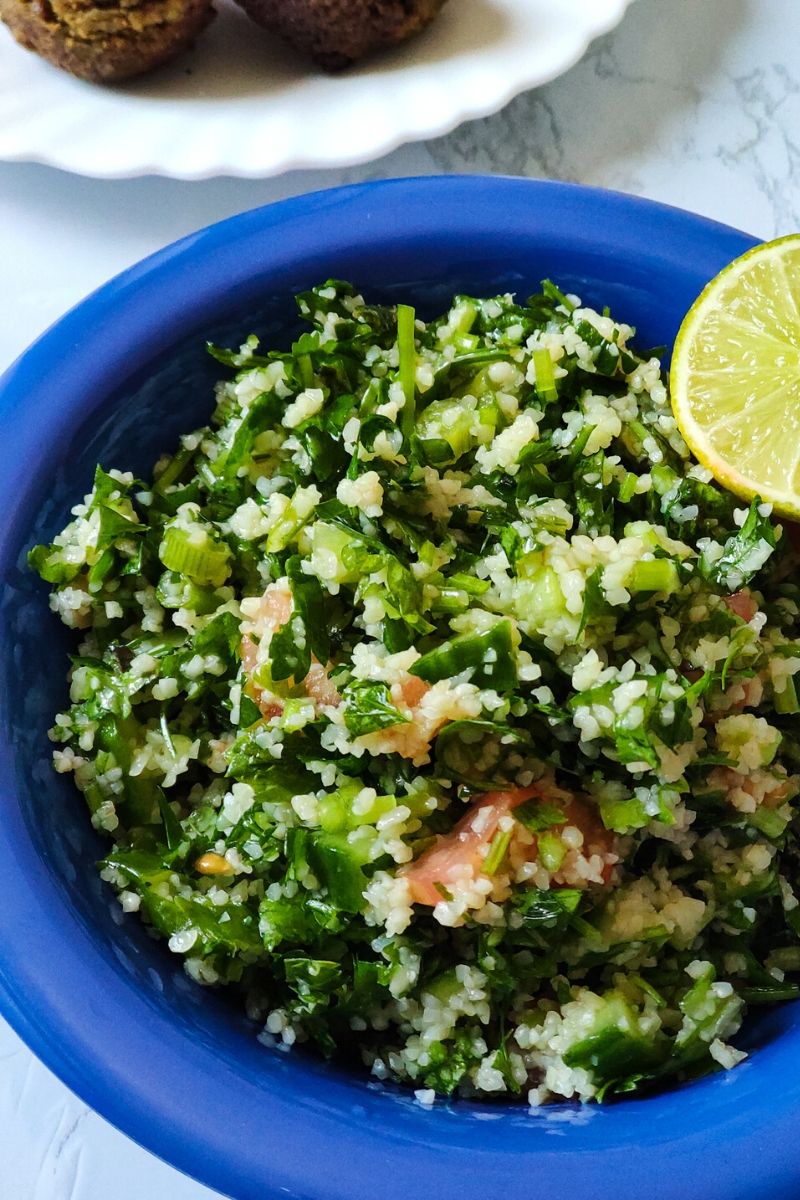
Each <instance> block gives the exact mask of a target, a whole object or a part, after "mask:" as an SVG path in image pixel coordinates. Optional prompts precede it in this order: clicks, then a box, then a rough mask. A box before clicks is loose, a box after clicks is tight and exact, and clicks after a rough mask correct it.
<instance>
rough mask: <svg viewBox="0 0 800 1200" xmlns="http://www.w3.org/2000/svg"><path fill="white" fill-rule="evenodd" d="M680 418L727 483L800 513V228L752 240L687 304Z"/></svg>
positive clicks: (676, 360) (675, 383)
mask: <svg viewBox="0 0 800 1200" xmlns="http://www.w3.org/2000/svg"><path fill="white" fill-rule="evenodd" d="M670 391H671V396H672V409H673V412H674V414H675V420H676V421H677V422H678V427H679V428H680V431H681V433H682V434H683V436H684V438H685V439H686V442H687V443H688V445H689V447H690V449H691V450H692V452H693V453H694V454H695V456H696V457H697V458H698V459H699V460H700V462H701V463H703V465H704V466H706V467H708V469H709V470H710V471H711V472H712V474H713V475H714V477H715V478H716V479H717V481H718V482H719V483H721V484H722V485H723V486H724V487H726V488H728V489H729V490H730V491H732V492H735V493H736V494H737V495H739V496H742V497H744V498H745V499H748V500H749V499H752V497H753V496H756V495H757V496H760V497H761V498H762V499H763V500H767V501H769V502H770V503H772V504H773V505H774V506H775V510H776V512H779V513H782V514H783V515H784V516H788V517H794V518H798V517H800V234H790V235H789V236H788V237H783V238H778V240H777V241H774V242H765V243H764V244H763V245H761V246H755V247H754V248H753V249H752V250H749V251H748V252H747V254H743V255H742V257H741V258H737V259H735V260H734V262H732V263H731V264H730V265H729V266H727V267H725V269H724V270H723V271H721V272H720V274H719V275H717V277H716V279H712V280H711V283H709V284H708V285H707V287H706V288H705V289H704V290H703V292H702V293H701V294H700V296H699V297H698V299H697V300H696V301H695V303H694V304H693V305H692V307H691V309H690V310H689V312H688V313H687V315H686V317H685V319H684V322H683V324H682V325H681V328H680V331H679V333H678V337H677V339H676V342H675V349H674V351H673V355H672V368H671V372H670Z"/></svg>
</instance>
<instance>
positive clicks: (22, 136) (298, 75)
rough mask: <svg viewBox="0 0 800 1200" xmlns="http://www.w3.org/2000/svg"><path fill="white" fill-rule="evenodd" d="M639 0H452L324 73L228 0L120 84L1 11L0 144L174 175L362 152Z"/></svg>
mask: <svg viewBox="0 0 800 1200" xmlns="http://www.w3.org/2000/svg"><path fill="white" fill-rule="evenodd" d="M630 3H631V0H449V3H448V4H446V5H445V7H444V9H443V11H442V13H441V15H440V16H439V17H438V19H437V20H436V21H435V22H434V24H433V25H432V26H431V27H430V28H429V29H428V30H427V31H426V32H425V33H424V34H422V35H421V36H420V37H417V38H414V39H412V40H411V41H409V42H407V43H406V44H405V45H403V46H400V47H398V48H397V49H396V50H394V51H392V52H391V53H389V54H385V55H383V56H382V57H379V58H375V59H372V60H370V61H369V62H367V63H365V64H363V65H362V66H359V67H357V68H355V69H353V70H350V71H348V72H346V73H344V74H342V75H334V76H329V75H326V74H324V73H321V72H318V71H316V70H314V69H313V68H311V67H309V64H308V63H307V62H306V61H305V60H304V59H301V58H300V57H299V56H297V55H294V54H293V53H292V52H290V51H288V50H287V49H286V47H285V46H284V45H283V44H282V43H280V42H277V41H276V40H275V39H273V38H272V37H270V36H269V35H268V34H266V33H265V32H263V31H262V30H260V29H258V27H257V26H255V25H254V24H253V23H252V22H251V21H250V20H249V19H248V18H246V17H245V16H244V15H243V14H242V12H241V11H240V10H239V9H238V8H236V7H235V5H233V4H232V2H231V0H221V2H220V3H219V4H218V5H217V7H218V10H219V12H218V16H217V19H216V20H215V21H214V22H213V24H212V25H211V27H210V29H209V30H208V31H207V32H206V33H205V35H204V36H203V37H202V38H201V39H200V40H199V42H198V44H197V46H196V48H195V49H194V50H193V51H190V52H189V53H188V54H185V55H183V56H182V57H181V58H180V59H179V60H178V61H177V62H175V63H173V64H171V65H170V66H169V67H166V68H164V69H162V70H161V71H159V72H157V73H156V74H154V75H152V76H149V77H148V76H145V77H144V78H143V79H141V80H137V81H135V82H133V83H131V84H128V85H126V86H124V87H116V88H104V87H100V86H96V85H93V84H89V83H84V82H82V81H81V80H78V79H73V78H72V77H71V76H69V75H67V74H65V73H64V72H62V71H58V70H56V69H55V68H54V67H51V66H50V65H49V64H48V63H46V62H43V61H42V60H41V59H39V58H38V57H37V56H36V55H34V54H31V53H29V52H28V51H25V50H23V49H21V48H20V47H19V46H17V44H16V43H15V42H14V41H13V39H12V38H11V36H10V34H9V32H8V30H7V29H5V27H3V26H0V159H11V160H23V161H34V162H43V163H48V164H50V165H52V166H57V167H62V168H64V169H65V170H68V171H75V172H77V173H79V174H82V175H92V176H97V177H101V178H115V177H116V178H119V177H124V176H133V175H145V174H159V175H170V176H173V177H175V178H178V179H203V178H207V177H209V176H212V175H238V176H246V177H264V176H267V175H277V174H280V173H281V172H282V171H287V170H290V169H293V168H298V167H334V166H337V167H342V166H349V165H351V164H354V163H359V162H366V161H368V160H370V159H373V158H377V157H378V156H379V155H381V154H385V153H387V152H388V151H389V150H393V149H394V148H395V147H396V146H399V145H401V144H402V143H403V142H407V141H413V140H418V139H424V138H430V137H435V136H437V135H439V134H442V133H446V132H448V131H449V130H451V129H453V128H454V127H455V126H456V125H458V124H459V123H460V122H461V121H464V120H467V119H468V118H472V117H478V116H485V115H486V114H488V113H491V112H496V111H497V110H498V109H500V108H502V106H503V105H504V104H506V103H507V102H508V101H509V100H510V99H511V98H512V97H513V96H515V95H517V94H518V93H519V92H522V91H525V90H526V89H528V88H531V87H535V86H537V85H539V84H542V83H546V82H548V81H549V80H551V79H554V78H555V77H556V76H557V75H560V74H561V73H562V72H563V71H565V70H567V68H568V67H570V66H572V64H573V63H575V62H577V60H578V59H579V58H580V57H581V55H582V54H583V53H584V51H585V50H586V48H587V46H588V45H589V43H590V41H591V40H592V39H593V38H595V37H597V36H598V35H599V34H601V33H605V32H607V31H608V30H609V29H611V28H613V26H614V25H616V24H617V23H618V22H619V21H620V20H621V19H622V16H623V14H624V12H625V9H626V8H627V7H628V5H629V4H630Z"/></svg>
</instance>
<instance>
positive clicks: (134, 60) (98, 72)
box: [0, 0, 214, 83]
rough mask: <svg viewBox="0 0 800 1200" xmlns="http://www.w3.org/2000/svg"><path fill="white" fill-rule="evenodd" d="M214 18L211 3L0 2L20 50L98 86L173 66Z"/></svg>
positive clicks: (110, 0)
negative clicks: (165, 66)
mask: <svg viewBox="0 0 800 1200" xmlns="http://www.w3.org/2000/svg"><path fill="white" fill-rule="evenodd" d="M213 16H214V10H213V8H212V7H211V0H0V19H2V20H3V21H5V23H6V25H8V27H9V29H10V30H11V32H12V34H13V35H14V37H15V38H16V39H17V41H18V42H19V43H20V45H22V46H25V47H26V48H27V49H28V50H34V51H35V52H36V53H37V54H40V55H41V56H42V58H46V59H48V61H49V62H51V63H54V64H55V65H56V66H57V67H62V68H63V69H64V70H65V71H70V72H71V73H72V74H73V75H77V76H79V77H80V78H81V79H89V80H92V81H93V82H95V83H115V82H117V81H119V80H121V79H130V78H131V77H132V76H133V75H142V74H144V72H145V71H150V70H152V69H153V68H154V67H158V66H161V64H162V63H166V62H169V60H170V59H172V58H175V56H176V55H178V54H180V52H181V51H182V50H185V49H186V48H187V47H189V46H190V45H191V44H192V42H193V41H194V39H195V38H196V37H197V35H198V34H199V33H200V32H201V31H202V30H203V29H205V27H206V25H207V24H208V23H209V21H210V20H211V18H212V17H213Z"/></svg>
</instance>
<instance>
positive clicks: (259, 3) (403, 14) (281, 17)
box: [238, 0, 445, 71]
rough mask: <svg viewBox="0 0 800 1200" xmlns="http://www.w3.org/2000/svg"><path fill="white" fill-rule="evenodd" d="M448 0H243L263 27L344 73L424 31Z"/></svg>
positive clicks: (330, 67) (329, 67)
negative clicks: (361, 60)
mask: <svg viewBox="0 0 800 1200" xmlns="http://www.w3.org/2000/svg"><path fill="white" fill-rule="evenodd" d="M444 2H445V0H238V3H239V4H241V6H242V8H243V9H244V10H245V12H246V13H247V14H248V16H250V17H252V18H253V20H254V21H255V22H256V23H257V24H258V25H263V27H264V28H265V29H269V30H270V31H271V32H273V33H277V34H279V36H280V37H282V38H284V39H285V41H287V42H290V43H291V44H292V45H293V46H296V47H297V49H299V50H303V51H305V52H306V53H308V54H310V55H311V57H312V58H313V59H314V60H315V61H316V62H318V63H319V64H320V65H321V66H323V67H326V68H327V69H328V70H329V71H339V70H342V68H344V67H348V66H350V64H351V63H353V62H355V61H356V60H357V59H359V58H363V57H364V56H365V55H367V54H371V53H372V52H373V51H375V50H380V49H383V48H384V47H387V46H393V45H395V44H396V43H397V42H403V41H405V39H406V38H409V37H411V36H412V35H413V34H415V33H418V32H419V31H420V30H422V29H424V28H425V26H426V25H428V24H430V22H431V21H432V20H433V19H434V17H436V16H437V14H438V13H439V10H440V9H441V7H442V5H443V4H444Z"/></svg>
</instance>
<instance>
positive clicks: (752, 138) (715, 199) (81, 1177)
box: [0, 0, 800, 1200]
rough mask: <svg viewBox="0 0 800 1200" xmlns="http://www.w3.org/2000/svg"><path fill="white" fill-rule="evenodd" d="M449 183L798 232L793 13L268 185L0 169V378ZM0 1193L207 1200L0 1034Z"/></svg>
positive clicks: (669, 10)
mask: <svg viewBox="0 0 800 1200" xmlns="http://www.w3.org/2000/svg"><path fill="white" fill-rule="evenodd" d="M590 2H591V0H587V3H590ZM455 171H468V172H474V171H488V172H506V173H514V174H521V175H530V176H550V177H553V178H557V179H567V180H577V181H581V182H584V183H591V184H597V185H600V186H604V187H612V188H619V189H622V190H625V191H629V192H635V193H637V194H639V195H642V196H649V197H652V198H654V199H658V200H663V201H666V202H668V203H672V204H677V205H681V206H683V207H685V208H689V209H693V210H695V211H697V212H701V213H704V214H706V215H708V216H711V217H715V218H717V219H719V220H722V221H727V222H728V223H730V224H732V225H736V226H738V227H740V228H742V229H746V230H747V231H749V232H751V233H754V234H758V235H761V236H762V237H774V236H777V235H779V234H782V233H788V232H790V231H795V230H797V229H798V228H800V15H798V6H797V0H637V3H636V4H635V5H634V7H633V8H632V10H631V11H630V13H629V14H628V16H627V18H626V19H625V22H624V23H623V25H622V26H621V27H620V28H619V29H618V30H617V31H616V32H615V33H614V34H612V35H611V36H610V37H608V38H606V39H604V40H603V41H601V42H599V43H598V44H597V45H595V46H594V47H593V49H592V50H591V52H590V53H589V55H588V56H587V57H586V59H585V60H584V61H583V62H582V63H580V64H579V65H578V66H577V67H575V68H574V69H573V70H572V71H570V72H569V74H567V75H566V76H564V77H563V78H562V79H560V80H558V81H557V82H555V83H553V84H551V85H550V86H548V87H546V88H544V89H542V90H540V91H538V92H535V93H531V94H529V95H526V96H522V97H519V98H518V99H517V100H515V101H513V102H512V103H511V104H510V105H509V106H508V108H506V109H505V111H503V112H502V113H499V114H498V115H497V116H495V117H491V118H489V119H487V120H483V121H477V122H473V123H471V124H468V125H466V126H463V127H462V128H461V129H460V130H456V131H455V132H454V133H452V134H450V135H449V136H447V137H444V138H441V139H439V140H437V141H434V142H431V143H428V144H426V145H418V146H408V147H404V148H402V149H400V150H397V151H396V152H395V153H393V154H391V155H389V156H387V157H386V158H384V159H381V160H380V161H379V162H375V163H371V164H369V165H368V166H366V167H359V168H355V169H352V170H341V171H330V172H314V173H303V174H292V175H288V176H285V177H283V178H282V179H277V180H269V181H266V182H263V183H260V182H244V181H240V180H231V179H217V180H209V181H207V182H203V183H195V184H185V183H176V182H173V181H170V180H164V179H138V180H130V181H123V182H113V183H105V182H98V181H96V180H87V179H80V178H77V177H73V176H68V175H64V174H61V173H59V172H56V171H53V170H49V169H47V168H44V167H37V166H26V165H10V164H0V369H2V368H3V367H4V366H5V365H6V364H7V363H8V362H10V361H11V359H12V358H14V357H15V356H16V354H17V353H19V352H20V351H21V350H22V349H23V348H24V347H25V345H26V344H27V343H28V342H29V341H30V340H31V339H32V338H33V337H35V336H36V335H37V334H38V333H39V332H40V331H41V330H42V329H43V328H44V327H45V326H46V325H48V324H49V323H50V322H51V321H52V320H54V319H55V318H56V317H58V316H59V315H60V313H61V312H63V311H64V309H66V308H67V307H69V306H70V305H71V304H73V303H74V302H75V301H77V300H78V299H80V297H81V296H82V295H84V294H85V293H86V292H87V291H89V290H90V289H91V288H93V287H95V286H96V285H97V284H99V283H101V282H102V281H103V280H104V279H106V278H107V277H108V276H110V275H112V274H113V273H115V272H116V271H118V270H121V269H122V268H123V267H125V266H126V265H128V264H129V263H132V262H134V261H136V260H137V259H139V258H141V257H142V256H143V255H144V254H147V253H149V252H150V251H152V250H155V249H157V248H158V247H160V246H162V245H163V244H165V243H166V242H169V241H172V240H173V239H174V238H176V237H179V236H180V235H181V234H183V233H186V232H188V231H189V230H191V229H194V228H197V227H198V226H201V225H205V224H208V223H209V222H211V221H215V220H218V219H220V218H222V217H225V216H228V215H230V214H231V213H234V212H236V211H239V210H242V209H245V208H250V207H254V206H255V205H258V204H262V203H265V202H267V201H269V200H274V199H278V198H281V197H284V196H289V195H293V194H296V193H297V192H301V191H306V190H309V189H311V188H318V187H325V186H331V185H334V184H338V183H343V182H351V181H354V180H360V179H365V178H377V177H384V176H390V175H409V174H428V173H432V172H455ZM0 1180H1V1181H2V1182H0V1194H2V1195H3V1196H7V1197H8V1200H105V1197H107V1196H113V1197H114V1200H167V1198H169V1200H212V1196H213V1195H214V1194H213V1193H211V1192H210V1191H209V1190H208V1189H207V1188H204V1187H202V1186H200V1185H199V1184H197V1183H194V1182H193V1181H191V1180H189V1179H187V1178H186V1177H185V1176H182V1175H179V1174H178V1173H177V1172H176V1171H174V1170H173V1169H172V1168H170V1167H167V1166H165V1165H164V1164H163V1163H161V1162H159V1161H158V1160H157V1159H155V1158H153V1157H152V1156H151V1155H149V1154H147V1153H146V1152H145V1151H144V1150H141V1149H140V1148H138V1147H137V1146H135V1145H134V1144H133V1143H132V1142H130V1141H128V1140H127V1139H126V1138H124V1137H123V1136H122V1135H121V1134H120V1133H118V1132H116V1131H115V1130H114V1129H112V1128H111V1127H110V1126H109V1125H107V1124H106V1123H105V1122H104V1121H103V1120H102V1119H101V1118H100V1117H98V1116H96V1115H95V1114H94V1113H92V1112H90V1111H89V1110H88V1109H87V1108H86V1106H85V1105H84V1104H82V1103H81V1102H80V1101H79V1100H77V1099H76V1098H75V1097H74V1096H72V1095H71V1094H70V1093H69V1092H68V1091H67V1090H66V1089H65V1088H64V1087H63V1086H62V1085H61V1084H60V1083H59V1082H57V1081H56V1080H55V1079H54V1078H53V1077H52V1076H51V1075H50V1074H49V1072H48V1071H46V1070H45V1068H44V1067H42V1066H41V1065H40V1064H39V1063H38V1062H37V1061H36V1060H35V1059H34V1058H33V1056H32V1055H31V1054H30V1053H29V1052H28V1051H27V1050H26V1049H25V1047H23V1046H22V1044H21V1043H20V1042H19V1040H18V1039H17V1038H16V1036H15V1035H14V1034H13V1033H12V1032H11V1031H10V1030H9V1029H8V1028H7V1027H6V1026H5V1025H3V1024H2V1022H0ZM265 1200H268V1197H265Z"/></svg>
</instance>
